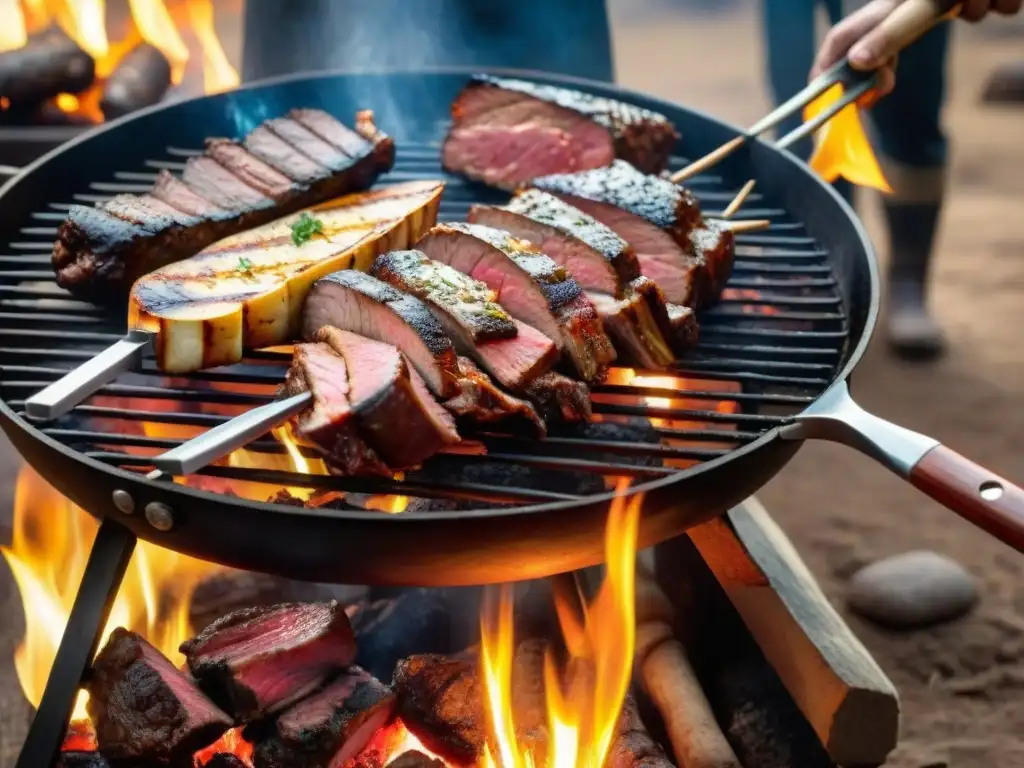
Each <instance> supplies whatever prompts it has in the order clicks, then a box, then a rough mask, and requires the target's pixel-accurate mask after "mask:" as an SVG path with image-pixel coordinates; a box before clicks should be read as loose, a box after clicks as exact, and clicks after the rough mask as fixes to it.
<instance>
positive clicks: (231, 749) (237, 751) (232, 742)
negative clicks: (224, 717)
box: [194, 728, 252, 765]
mask: <svg viewBox="0 0 1024 768" xmlns="http://www.w3.org/2000/svg"><path fill="white" fill-rule="evenodd" d="M220 753H227V754H229V755H234V756H235V757H237V758H238V759H239V760H241V761H242V762H243V763H245V764H246V765H252V744H250V743H249V742H248V741H246V740H245V738H244V737H243V736H242V729H241V728H232V729H231V730H230V731H228V732H227V733H225V734H224V735H223V736H221V737H220V738H219V739H217V741H215V742H213V744H211V745H210V746H208V747H207V748H206V749H201V750H199V751H198V752H196V754H195V756H194V762H195V764H196V765H205V764H206V762H207V761H208V760H212V759H213V756H214V755H216V754H220Z"/></svg>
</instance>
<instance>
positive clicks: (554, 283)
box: [417, 224, 615, 381]
mask: <svg viewBox="0 0 1024 768" xmlns="http://www.w3.org/2000/svg"><path fill="white" fill-rule="evenodd" d="M417 248H419V249H420V250H422V251H423V252H424V253H425V254H426V255H427V256H429V257H430V258H432V259H434V260H435V261H440V262H442V263H444V264H447V265H449V266H451V267H454V268H455V269H457V270H459V271H460V272H462V273H463V274H466V275H469V276H470V277H472V278H474V279H476V280H479V281H480V282H482V283H484V284H486V285H487V287H489V288H490V289H491V290H493V291H494V292H495V294H496V295H497V301H498V303H499V304H500V305H501V306H502V307H504V308H505V309H507V310H508V312H509V313H510V314H511V315H512V316H513V317H515V318H516V319H518V320H522V321H523V322H524V323H527V324H529V325H531V326H533V327H534V328H536V329H537V330H538V331H540V332H541V333H543V334H544V335H545V336H547V337H548V338H549V339H551V340H552V341H553V342H555V344H557V345H558V348H559V349H560V350H561V351H562V353H563V354H564V355H565V356H566V357H568V358H569V360H571V361H572V363H573V365H574V366H575V368H576V370H577V371H578V372H579V375H580V376H581V378H583V379H584V380H585V381H598V380H600V379H601V378H603V376H604V373H605V371H606V370H607V368H608V365H609V363H611V362H612V361H613V360H614V359H615V349H614V348H613V347H612V345H611V341H610V340H609V339H608V336H607V334H605V332H604V328H602V327H601V319H600V318H599V317H598V316H597V312H596V311H595V310H594V308H593V305H591V303H590V301H589V300H588V299H587V298H586V297H585V296H584V295H583V292H582V290H581V289H580V286H579V284H578V283H577V282H576V280H574V279H573V277H572V275H570V274H569V273H568V272H567V271H566V270H565V269H564V268H563V267H560V266H559V265H558V264H556V263H555V262H554V261H553V260H551V259H550V258H548V257H547V256H546V255H544V254H543V253H541V252H540V250H539V249H538V248H537V247H536V246H535V245H533V244H531V243H529V242H527V241H526V240H519V239H517V238H514V237H512V236H511V235H509V233H508V232H505V231H504V230H500V229H494V228H493V227H488V226H484V225H482V224H439V225H437V226H436V227H434V228H433V229H431V230H430V231H429V232H428V233H427V234H426V236H425V237H424V238H423V239H422V240H420V241H419V243H417Z"/></svg>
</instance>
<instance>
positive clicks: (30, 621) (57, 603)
mask: <svg viewBox="0 0 1024 768" xmlns="http://www.w3.org/2000/svg"><path fill="white" fill-rule="evenodd" d="M96 529H97V524H96V522H95V520H93V518H91V517H89V516H88V515H87V514H86V513H85V512H84V511H82V510H81V509H79V508H78V507H76V506H74V505H73V504H72V503H71V502H70V501H68V500H67V499H66V498H64V497H63V496H61V495H60V493H58V492H57V491H56V490H55V489H54V488H53V487H51V486H50V485H49V484H47V483H46V481H45V480H43V479H42V478H41V477H40V476H39V475H38V474H36V472H35V471H34V470H32V469H31V468H29V467H27V466H26V467H23V468H22V470H21V472H20V473H19V475H18V480H17V485H16V488H15V494H14V530H13V537H12V542H11V546H10V547H9V548H8V547H0V553H2V554H3V557H4V559H5V560H6V561H7V564H8V566H9V567H10V569H11V572H12V574H13V575H14V580H15V582H16V583H17V585H18V591H19V593H20V594H21V600H22V605H23V606H24V612H25V636H24V637H23V638H22V642H21V644H20V645H19V646H18V648H17V649H16V650H15V653H14V666H15V669H16V671H17V674H18V681H19V682H20V683H21V688H22V691H23V692H24V694H25V698H27V699H28V701H29V702H30V703H31V704H32V705H33V706H38V705H39V700H40V699H41V697H42V695H43V689H44V688H45V686H46V679H47V677H48V676H49V673H50V667H51V666H52V665H53V659H54V657H55V656H56V654H57V646H58V644H59V643H60V638H61V635H62V634H63V633H64V626H65V625H66V624H67V620H68V615H69V613H70V611H71V606H72V604H73V603H74V599H75V595H76V594H77V591H78V587H79V584H80V583H81V579H82V573H83V572H84V570H85V563H86V559H87V558H88V555H89V549H90V547H91V546H92V539H93V537H94V536H95V535H96ZM219 568H220V566H217V565H213V564H211V563H205V562H202V561H199V560H193V559H191V558H188V557H185V556H184V555H179V554H178V553H176V552H171V551H169V550H166V549H161V548H160V547H157V546H155V545H153V544H149V543H147V542H144V541H140V542H139V544H138V546H137V547H136V549H135V554H134V556H133V558H132V560H131V562H130V563H129V565H128V570H127V572H126V573H125V578H124V581H123V582H122V584H121V589H120V591H119V592H118V594H117V597H116V599H115V600H114V605H113V607H112V609H111V612H110V618H109V620H108V621H107V624H106V627H105V628H104V630H103V635H102V638H101V641H100V647H102V645H103V643H105V642H106V640H107V637H108V636H109V635H110V633H111V632H112V631H113V630H114V628H115V627H119V626H121V627H127V628H128V629H131V630H133V631H135V632H138V633H139V634H141V635H143V636H144V637H145V638H146V639H147V640H149V642H150V643H152V644H153V645H154V646H156V647H157V648H159V649H160V650H161V651H162V652H163V653H164V655H165V656H167V657H168V658H169V659H171V661H172V662H174V663H175V664H176V665H180V664H181V663H182V662H183V661H184V659H183V657H182V656H181V655H180V654H179V653H178V646H179V645H180V644H181V642H182V641H183V640H185V639H187V638H189V637H191V636H192V635H193V634H194V633H193V631H192V627H191V626H190V624H189V606H190V604H191V598H192V593H193V591H194V590H195V588H196V586H198V584H199V583H200V582H201V581H202V580H203V579H204V578H206V577H207V576H208V575H210V574H211V573H214V572H215V571H216V570H218V569H219ZM87 698H88V696H87V694H85V693H84V692H82V693H80V694H79V697H78V700H77V702H76V704H75V710H74V715H73V719H75V720H79V719H84V718H85V717H86V711H85V702H86V700H87Z"/></svg>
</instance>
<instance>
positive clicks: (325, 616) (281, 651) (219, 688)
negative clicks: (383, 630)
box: [181, 600, 356, 741]
mask: <svg viewBox="0 0 1024 768" xmlns="http://www.w3.org/2000/svg"><path fill="white" fill-rule="evenodd" d="M181 652H182V653H183V654H185V658H186V660H187V662H188V668H189V670H190V671H191V672H192V676H193V677H194V678H195V680H196V681H197V682H198V683H199V686H200V687H201V688H202V689H203V690H204V691H205V692H206V693H207V694H208V695H209V696H210V698H212V699H213V700H214V701H215V702H217V703H218V704H219V705H220V706H221V707H222V708H223V709H224V710H225V711H226V712H228V713H229V714H231V716H232V717H234V719H235V721H236V722H239V723H244V722H249V721H251V720H254V719H256V718H259V717H262V716H264V715H266V714H268V713H273V712H277V711H280V710H281V709H284V708H285V707H287V706H289V705H290V704H292V703H294V702H296V701H298V700H299V699H302V698H303V697H305V696H307V695H309V694H310V693H311V692H312V691H314V690H316V689H317V688H318V687H319V686H320V685H321V684H322V683H323V682H324V681H325V680H326V679H327V678H328V677H329V676H330V675H331V674H333V673H334V672H336V671H338V670H339V669H342V668H344V667H346V666H348V665H349V664H351V663H352V661H353V659H354V658H355V655H356V643H355V637H354V636H353V634H352V628H351V626H350V625H349V621H348V616H346V615H345V611H344V610H342V608H341V606H340V605H338V603H337V602H336V601H334V600H331V601H329V602H325V603H282V604H281V605H276V606H270V607H264V608H250V609H246V610H241V611H235V612H233V613H229V614H228V615H227V616H224V617H223V618H221V619H218V620H217V621H215V622H213V624H211V625H210V626H208V627H207V628H206V629H204V630H203V631H202V632H201V633H200V634H199V635H198V636H196V637H195V638H193V639H192V640H189V641H187V642H185V643H182V645H181ZM211 741H212V739H211Z"/></svg>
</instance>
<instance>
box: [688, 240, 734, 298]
mask: <svg viewBox="0 0 1024 768" xmlns="http://www.w3.org/2000/svg"><path fill="white" fill-rule="evenodd" d="M690 245H691V249H692V251H691V252H692V253H693V255H694V257H695V258H697V259H699V260H700V261H701V262H702V263H703V264H704V265H705V266H706V268H707V270H708V272H709V273H710V274H711V293H710V294H709V296H708V300H707V301H705V302H704V304H703V306H707V305H709V304H712V303H713V302H714V301H717V300H718V298H719V297H720V296H721V295H722V290H723V289H724V288H725V284H726V283H727V282H729V278H730V277H731V276H732V265H733V261H734V260H735V258H736V235H734V234H733V232H732V230H731V229H729V228H728V227H726V226H724V225H723V224H721V223H716V222H713V221H705V222H704V224H703V226H700V227H696V228H694V229H693V231H692V232H690Z"/></svg>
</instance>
